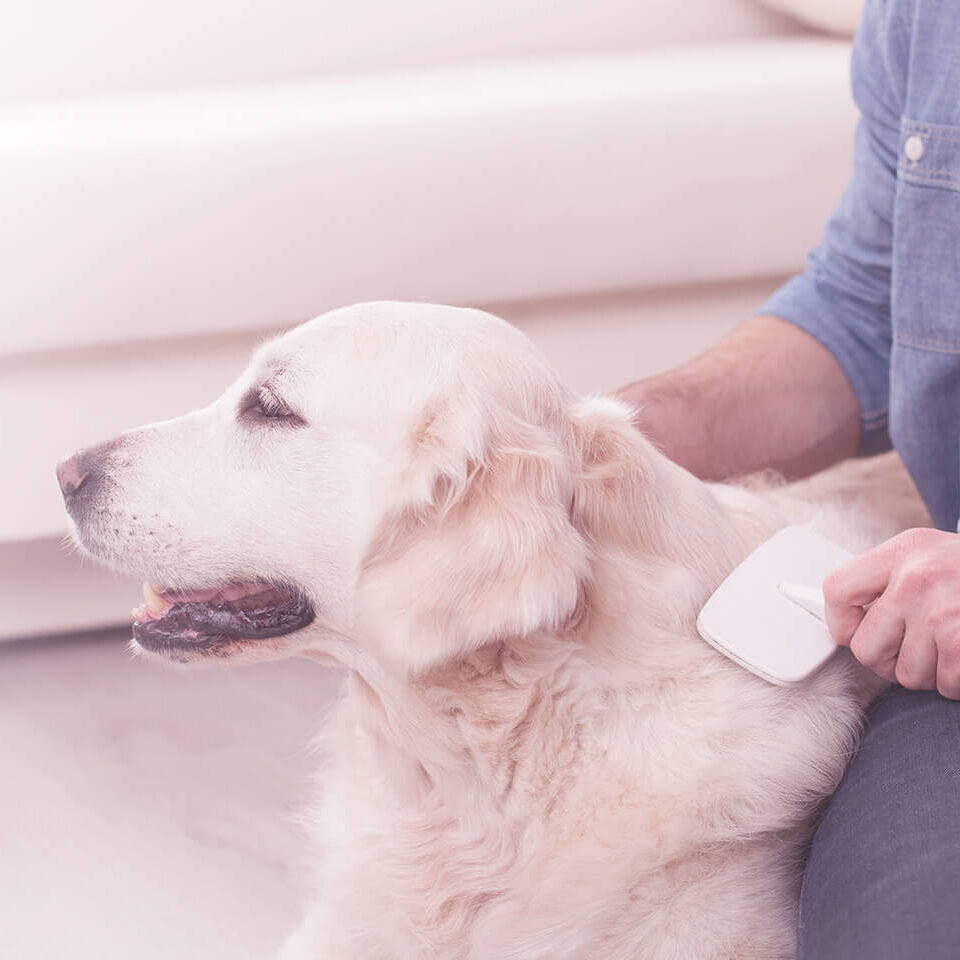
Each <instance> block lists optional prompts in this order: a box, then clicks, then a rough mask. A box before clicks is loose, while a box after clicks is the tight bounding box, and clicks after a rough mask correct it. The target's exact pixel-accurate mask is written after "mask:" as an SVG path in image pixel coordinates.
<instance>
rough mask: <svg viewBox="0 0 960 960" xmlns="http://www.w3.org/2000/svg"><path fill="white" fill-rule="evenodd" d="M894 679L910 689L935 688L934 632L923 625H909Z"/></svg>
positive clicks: (935, 656) (935, 653)
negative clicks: (930, 631)
mask: <svg viewBox="0 0 960 960" xmlns="http://www.w3.org/2000/svg"><path fill="white" fill-rule="evenodd" d="M894 679H895V680H896V681H897V683H899V684H900V686H902V687H907V688H909V689H910V690H933V689H934V687H936V685H937V645H936V643H935V642H934V639H933V634H932V633H928V632H924V631H923V628H922V626H919V625H917V626H914V625H913V623H912V622H911V623H910V624H908V625H907V629H906V633H905V634H904V638H903V642H902V643H901V644H900V653H899V654H898V656H897V665H896V668H895V670H894Z"/></svg>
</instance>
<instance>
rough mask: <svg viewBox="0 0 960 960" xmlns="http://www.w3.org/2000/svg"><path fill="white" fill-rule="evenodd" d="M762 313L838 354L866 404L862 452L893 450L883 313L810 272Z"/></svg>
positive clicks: (862, 415)
mask: <svg viewBox="0 0 960 960" xmlns="http://www.w3.org/2000/svg"><path fill="white" fill-rule="evenodd" d="M757 313H758V314H765V315H769V316H774V317H780V318H781V319H782V320H786V321H787V322H788V323H792V324H793V325H794V326H796V327H799V328H800V329H801V330H805V331H806V332H807V333H809V334H810V336H812V337H813V338H814V339H816V340H817V341H819V342H820V343H822V344H823V346H825V347H826V348H827V349H828V350H829V351H830V352H831V353H832V354H833V355H834V356H835V357H836V358H837V362H838V363H839V364H840V367H841V368H842V370H843V372H844V374H845V375H846V377H847V380H849V381H850V386H851V387H853V392H854V393H855V394H856V397H857V402H858V403H859V405H860V425H861V430H860V451H859V452H860V455H861V456H870V455H872V454H875V453H882V452H883V451H885V450H889V449H890V448H891V443H890V436H889V434H888V432H887V411H888V407H889V399H890V341H889V335H888V332H886V333H885V331H884V326H883V324H881V323H878V318H877V315H876V313H877V311H876V310H875V309H873V310H872V309H871V307H870V305H869V304H866V303H859V302H854V301H852V300H851V299H850V298H849V297H846V296H842V295H840V294H839V293H837V292H836V291H834V290H833V289H832V288H831V287H829V286H827V285H826V284H823V283H818V282H817V281H816V279H815V278H814V277H813V276H811V272H810V271H808V272H807V273H803V274H800V275H799V276H796V277H793V278H792V279H791V280H788V281H787V283H785V284H784V285H783V286H782V287H781V288H780V289H779V290H777V292H776V293H774V294H773V296H772V297H770V299H769V300H767V301H766V303H764V304H763V305H762V306H761V307H760V309H759V310H758V311H757ZM886 330H887V331H889V325H887V327H886Z"/></svg>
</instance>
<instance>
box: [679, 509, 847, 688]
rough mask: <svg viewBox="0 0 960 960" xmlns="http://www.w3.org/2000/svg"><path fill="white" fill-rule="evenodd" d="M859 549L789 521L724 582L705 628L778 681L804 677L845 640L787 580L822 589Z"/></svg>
mask: <svg viewBox="0 0 960 960" xmlns="http://www.w3.org/2000/svg"><path fill="white" fill-rule="evenodd" d="M852 556H853V554H852V553H850V552H849V551H848V550H844V548H843V547H841V546H838V545H837V544H835V543H833V542H832V541H830V540H827V539H826V538H825V537H821V536H820V535H819V534H818V533H813V531H811V530H808V529H806V528H805V527H785V528H784V529H783V530H781V531H780V532H779V533H777V534H775V535H774V536H773V537H771V538H770V539H769V540H767V542H766V543H764V544H763V545H761V546H760V547H758V548H757V549H756V550H754V551H753V553H751V554H750V556H748V557H747V559H746V560H744V561H743V563H741V564H740V566H738V567H737V568H736V569H735V570H734V571H733V572H732V573H731V574H730V575H729V576H728V577H727V579H726V580H724V581H723V583H721V584H720V586H719V587H717V589H716V591H715V592H714V593H713V595H712V596H711V597H710V599H709V600H708V601H707V602H706V604H704V607H703V609H702V610H701V611H700V616H699V617H698V618H697V630H698V631H699V633H700V636H701V637H703V639H704V640H706V641H707V643H709V644H711V645H712V646H714V647H716V648H717V650H719V651H720V652H721V653H722V654H723V655H724V656H726V657H729V658H730V659H731V660H733V661H735V662H736V663H739V664H740V666H742V667H746V669H747V670H750V671H751V672H752V673H755V674H756V675H757V676H758V677H762V678H763V679H764V680H768V681H769V682H770V683H776V684H779V685H781V686H787V685H790V684H794V683H799V682H800V681H801V680H804V679H805V678H806V677H808V676H810V674H811V673H813V672H814V670H816V669H817V668H818V667H820V666H821V665H822V664H823V662H824V661H825V660H826V659H827V658H828V657H829V656H830V654H832V653H833V652H834V651H835V650H836V649H837V647H836V644H835V643H834V642H833V639H832V638H831V637H830V633H829V631H828V630H827V628H826V625H825V624H823V623H822V622H821V621H820V620H819V619H818V618H817V617H816V616H815V615H814V614H813V613H811V612H810V611H809V610H808V609H804V607H803V606H800V605H799V604H798V603H797V602H796V601H795V600H794V599H791V598H790V597H789V596H788V595H787V594H785V593H784V592H782V591H781V589H780V586H781V584H801V585H805V586H807V587H812V588H815V589H817V590H819V589H820V588H821V587H822V585H823V580H824V578H825V577H826V575H827V574H828V573H830V571H831V570H833V569H835V568H836V567H839V566H840V565H841V564H843V563H846V562H847V560H849V559H851V557H852Z"/></svg>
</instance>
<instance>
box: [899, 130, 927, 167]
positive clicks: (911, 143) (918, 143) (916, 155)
mask: <svg viewBox="0 0 960 960" xmlns="http://www.w3.org/2000/svg"><path fill="white" fill-rule="evenodd" d="M903 152H904V153H905V154H906V155H907V159H908V160H911V161H913V163H916V162H917V161H918V160H919V159H920V158H921V157H922V156H923V141H922V140H921V139H920V138H919V137H918V136H917V135H916V134H914V135H913V136H912V137H907V140H906V143H904V145H903Z"/></svg>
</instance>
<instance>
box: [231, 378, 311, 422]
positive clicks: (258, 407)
mask: <svg viewBox="0 0 960 960" xmlns="http://www.w3.org/2000/svg"><path fill="white" fill-rule="evenodd" d="M237 419H238V420H239V421H240V422H241V423H265V424H276V425H282V426H285V427H304V426H306V424H307V421H306V420H304V419H303V417H301V416H300V414H298V413H296V412H295V411H293V410H291V409H290V407H289V406H288V405H287V403H286V402H285V401H284V400H282V399H281V398H280V397H279V396H277V394H276V392H275V391H274V389H273V388H272V387H271V386H270V385H269V384H263V385H261V386H259V387H253V388H251V389H250V390H248V391H247V393H246V394H244V397H243V399H242V400H241V401H240V405H239V407H238V408H237Z"/></svg>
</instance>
